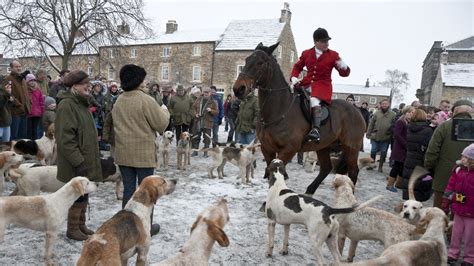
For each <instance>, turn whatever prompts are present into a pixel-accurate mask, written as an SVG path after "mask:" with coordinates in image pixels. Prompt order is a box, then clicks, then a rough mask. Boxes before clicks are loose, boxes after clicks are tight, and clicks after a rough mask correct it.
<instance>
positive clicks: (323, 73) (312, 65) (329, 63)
mask: <svg viewBox="0 0 474 266" xmlns="http://www.w3.org/2000/svg"><path fill="white" fill-rule="evenodd" d="M340 59H341V58H340V57H339V54H338V53H337V52H336V51H333V50H330V49H328V50H327V51H326V52H324V53H323V54H322V55H321V56H319V58H317V59H316V50H315V48H314V47H313V48H311V49H308V50H305V51H303V53H302V54H301V57H300V59H299V60H298V62H296V64H295V65H294V66H293V70H292V71H291V77H296V78H298V76H299V75H300V73H301V71H303V68H304V67H306V68H307V70H308V71H307V74H306V76H304V77H303V79H302V80H301V82H300V86H302V87H311V96H312V97H317V98H319V99H320V100H322V101H325V102H327V103H328V104H331V98H332V80H331V74H332V69H333V68H336V70H337V71H338V72H339V75H340V76H341V77H347V76H349V74H350V72H351V69H350V68H349V67H347V69H345V70H343V69H341V68H339V67H338V66H337V65H336V62H337V61H338V60H340ZM291 77H290V78H291Z"/></svg>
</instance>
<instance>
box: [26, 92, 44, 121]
mask: <svg viewBox="0 0 474 266" xmlns="http://www.w3.org/2000/svg"><path fill="white" fill-rule="evenodd" d="M28 94H29V96H30V99H31V111H30V113H29V114H28V115H27V117H41V116H43V113H44V96H43V92H42V91H41V89H40V88H35V89H34V90H28Z"/></svg>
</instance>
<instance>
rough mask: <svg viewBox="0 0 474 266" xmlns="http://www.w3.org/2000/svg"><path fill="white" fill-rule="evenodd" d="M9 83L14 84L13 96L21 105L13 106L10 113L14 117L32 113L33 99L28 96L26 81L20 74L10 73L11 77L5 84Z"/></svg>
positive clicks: (8, 77)
mask: <svg viewBox="0 0 474 266" xmlns="http://www.w3.org/2000/svg"><path fill="white" fill-rule="evenodd" d="M7 81H11V82H12V96H13V97H14V98H15V99H16V100H17V101H18V102H19V103H20V104H16V105H13V106H11V109H10V111H11V114H12V116H21V115H26V114H28V113H30V111H31V99H30V97H29V96H28V88H27V86H26V81H25V80H24V79H23V78H22V77H21V76H20V75H19V74H15V73H10V75H8V76H7V77H6V78H5V82H7ZM2 87H3V86H2Z"/></svg>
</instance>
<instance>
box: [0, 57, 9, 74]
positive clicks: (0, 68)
mask: <svg viewBox="0 0 474 266" xmlns="http://www.w3.org/2000/svg"><path fill="white" fill-rule="evenodd" d="M11 61H12V59H10V58H4V57H3V54H0V76H6V75H8V73H10V62H11Z"/></svg>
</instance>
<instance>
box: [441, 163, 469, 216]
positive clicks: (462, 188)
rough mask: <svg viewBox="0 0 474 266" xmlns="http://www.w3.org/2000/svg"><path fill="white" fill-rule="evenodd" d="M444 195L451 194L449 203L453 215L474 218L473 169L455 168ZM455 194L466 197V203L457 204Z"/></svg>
mask: <svg viewBox="0 0 474 266" xmlns="http://www.w3.org/2000/svg"><path fill="white" fill-rule="evenodd" d="M444 193H445V194H450V193H453V194H452V195H453V198H452V200H451V202H452V209H453V212H454V213H455V214H457V215H459V216H464V217H471V218H474V169H471V170H470V171H469V170H468V169H467V168H466V167H461V166H459V167H456V169H455V170H454V171H453V173H452V174H451V177H450V178H449V181H448V186H446V189H445V190H444ZM456 194H463V195H464V196H465V197H466V202H465V203H460V202H457V201H456Z"/></svg>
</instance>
